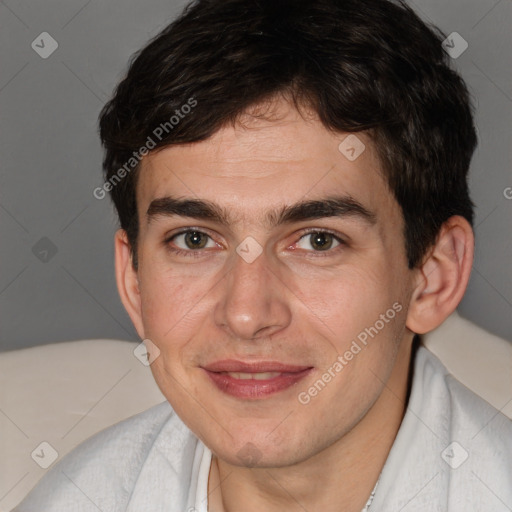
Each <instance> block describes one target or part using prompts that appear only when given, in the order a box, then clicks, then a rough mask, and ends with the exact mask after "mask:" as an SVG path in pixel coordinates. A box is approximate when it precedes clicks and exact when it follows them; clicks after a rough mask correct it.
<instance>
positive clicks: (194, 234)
mask: <svg viewBox="0 0 512 512" xmlns="http://www.w3.org/2000/svg"><path fill="white" fill-rule="evenodd" d="M184 235H185V236H184V242H185V244H186V246H187V247H188V248H189V249H203V248H204V247H206V244H207V242H208V238H209V237H208V235H206V234H205V233H201V232H200V231H188V232H187V233H184Z"/></svg>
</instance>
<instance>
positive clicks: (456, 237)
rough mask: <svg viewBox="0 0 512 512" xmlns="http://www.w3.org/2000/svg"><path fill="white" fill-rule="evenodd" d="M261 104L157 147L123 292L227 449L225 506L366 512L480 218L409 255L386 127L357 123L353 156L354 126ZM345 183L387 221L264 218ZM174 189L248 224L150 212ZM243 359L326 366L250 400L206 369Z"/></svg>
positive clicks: (173, 380)
mask: <svg viewBox="0 0 512 512" xmlns="http://www.w3.org/2000/svg"><path fill="white" fill-rule="evenodd" d="M266 112H268V111H266ZM253 113H254V112H249V113H247V114H246V115H244V116H243V117H242V119H241V123H239V124H238V125H236V126H235V127H232V126H228V127H225V128H223V129H221V130H219V131H218V132H217V133H215V134H214V135H213V136H212V137H211V138H210V139H208V140H206V141H203V142H199V143H194V144H185V145H180V146H173V147H168V148H165V149H163V150H161V151H158V152H153V153H150V154H149V155H148V156H147V157H145V159H144V160H143V162H142V168H141V171H140V175H139V180H138V185H137V205H138V215H139V225H140V233H139V238H138V246H137V251H138V258H139V265H138V270H135V269H134V268H133V266H132V264H131V253H130V246H129V244H128V242H127V239H126V234H125V233H124V231H122V230H120V231H119V232H118V233H117V234H116V272H117V281H118V286H119V291H120V295H121V298H122V300H123V303H124V305H125V307H126V309H127V311H128V313H129V314H130V316H131V318H132V321H133V323H134V325H135V327H136V329H137V331H138V333H139V335H140V336H141V338H143V339H150V340H151V342H152V343H153V344H154V345H155V346H156V347H158V349H159V351H160V353H159V356H158V357H157V358H156V359H155V361H154V362H153V363H152V364H151V370H152V372H153V375H154V378H155V380H156V382H157V384H158V385H159V387H160V389H161V390H162V392H163V394H164V395H165V396H166V398H167V399H168V401H169V402H170V404H171V405H172V407H173V408H174V410H175V411H176V412H177V413H178V415H179V416H180V417H181V418H182V420H183V421H184V422H185V423H186V424H187V426H188V427H189V428H190V429H191V430H192V431H193V432H194V433H195V434H196V435H197V436H198V437H199V438H200V439H201V440H202V441H203V442H204V443H205V444H206V445H207V446H208V447H209V448H210V449H211V450H212V452H213V454H214V457H213V461H212V466H211V470H210V479H209V510H210V511H214V512H222V511H238V510H244V511H245V512H250V511H253V510H254V511H256V510H258V511H261V510H266V511H274V510H276V511H278V510H279V511H282V510H290V511H292V510H293V511H294V510H304V509H305V510H308V511H316V510H322V511H324V512H329V511H333V512H334V511H339V510H340V503H342V504H343V510H344V511H346V512H351V511H353V512H360V510H361V509H362V507H363V506H364V505H365V503H366V500H367V499H368V496H369V494H370V492H371V490H372V488H373V486H374V485H375V483H376V481H377V479H378V476H379V474H380V471H381V469H382V467H383V465H384V463H385V460H386V457H387V455H388V453H389V450H390V448H391V446H392V444H393V441H394V439H395V436H396V433H397V431H398V429H399V426H400V423H401V420H402V418H403V415H404V412H405V406H406V401H407V379H408V374H409V367H410V359H411V343H412V339H413V335H414V334H413V333H415V332H416V333H423V332H427V331H429V330H431V329H433V328H435V327H437V326H438V325H439V324H440V323H442V321H443V320H444V319H445V318H446V317H447V316H448V315H449V314H450V313H451V312H453V310H454V309H455V307H456V306H457V304H458V303H459V301H460V300H461V298H462V295H463V293H464V289H465V288H466V285H467V281H468V278H469V273H470V268H471V262H472V257H473V235H472V231H471V228H470V226H469V224H468V223H467V222H466V221H465V220H464V219H462V218H461V217H452V218H451V219H449V220H448V221H447V222H446V223H445V225H444V226H443V228H442V230H441V232H440V234H439V238H438V241H437V243H436V245H435V246H434V247H432V248H431V250H430V251H429V253H428V254H427V255H425V260H424V262H423V264H422V265H421V266H419V267H418V268H417V269H414V270H410V269H408V267H407V260H406V254H405V244H404V237H403V218H402V214H401V210H400V207H399V205H398V204H397V202H396V201H395V199H394V198H393V196H392V194H391V192H390V190H389V189H388V187H387V185H386V183H385V181H384V178H383V176H382V169H381V166H380V162H379V159H378V156H377V153H376V151H375V149H374V147H373V144H372V141H371V140H370V139H369V138H368V137H367V136H366V135H365V134H362V133H360V134H357V136H358V138H359V139H360V140H361V141H362V142H363V143H364V144H365V146H366V149H365V150H364V151H363V153H362V154H361V155H360V156H359V157H358V158H357V159H355V160H354V161H350V160H349V159H347V158H346V157H345V156H344V155H343V154H342V153H341V152H340V151H339V149H338V146H339V144H340V142H342V141H343V140H344V139H345V137H346V136H347V134H342V133H332V132H330V131H328V130H326V129H325V128H324V127H323V125H322V124H321V123H320V121H319V120H318V119H317V118H316V116H315V115H314V114H313V113H309V115H307V116H304V115H302V116H301V115H300V114H299V113H298V112H297V111H296V110H295V109H294V108H293V107H292V106H290V104H289V103H287V102H286V101H285V100H283V99H278V100H275V101H274V102H273V103H272V115H271V116H266V118H261V117H260V118H255V117H253V116H252V115H251V114H253ZM333 193H335V194H336V195H345V196H350V197H351V198H353V199H355V200H357V201H358V202H359V203H361V204H362V205H363V206H364V207H365V208H366V209H368V210H370V211H371V212H372V213H373V214H374V217H375V222H373V223H370V222H367V221H365V220H364V219H361V218H359V217H358V216H355V215H351V216H345V217H325V218H318V219H312V220H311V219H310V220H304V221H299V222H293V223H290V224H283V225H278V226H269V225H267V224H266V223H265V221H264V219H265V215H266V214H267V213H268V212H269V211H270V210H277V211H278V210H279V209H280V208H282V207H283V206H286V205H290V204H293V203H296V202H299V201H304V200H311V199H325V198H327V197H330V196H332V195H333ZM166 196H173V197H177V198H190V199H202V200H208V201H212V202H215V203H217V204H219V205H221V206H223V207H224V208H226V209H227V210H228V211H229V212H230V214H231V216H232V217H233V218H232V219H231V220H232V222H231V223H229V224H220V223H217V222H214V221H212V220H209V219H206V220H205V219H200V220H198V219H194V218H186V217H180V216H176V215H175V216H170V215H157V216H151V217H148V215H147V212H148V208H149V206H150V204H151V202H152V201H153V200H155V199H159V198H162V197H166ZM184 228H194V229H195V230H197V231H202V232H204V233H205V234H206V235H208V236H209V237H210V238H208V237H206V240H208V242H207V244H206V246H205V247H204V248H203V249H200V250H199V249H191V248H190V247H189V246H188V245H187V243H186V242H187V240H186V239H185V237H184V236H180V237H177V238H174V239H172V240H169V238H170V237H172V235H173V234H176V233H177V232H178V231H180V230H181V229H184ZM310 228H313V229H315V230H316V231H322V230H325V229H327V230H331V231H334V232H335V233H336V236H339V237H340V238H341V239H342V240H343V241H344V243H343V244H340V245H338V243H337V241H335V239H330V238H329V237H328V235H327V237H328V241H329V242H331V244H332V245H331V246H330V248H329V249H328V250H324V251H322V250H318V248H317V247H315V246H314V245H312V243H314V241H312V236H311V235H310V234H309V235H308V234H307V233H305V230H306V229H310ZM248 236H250V237H252V238H254V239H255V240H256V241H257V242H258V244H259V246H260V247H261V249H262V253H261V254H260V255H259V256H258V257H257V258H256V259H255V260H254V261H253V262H252V263H248V262H246V261H245V260H244V259H243V258H242V257H240V256H239V254H238V253H237V252H236V248H237V247H238V246H239V244H240V243H241V242H242V241H243V240H244V239H245V238H246V237H248ZM171 248H181V249H182V250H184V251H188V254H190V253H191V252H194V253H195V254H193V255H192V256H186V255H177V254H175V253H173V252H172V251H171ZM194 256H196V257H194ZM396 303H398V304H400V305H401V306H402V309H401V311H400V312H399V313H397V314H396V316H395V317H394V318H393V319H392V320H390V321H389V322H387V323H385V327H384V328H382V329H381V330H380V331H379V333H378V335H376V336H374V337H373V338H370V339H369V342H368V344H367V346H366V347H364V349H363V350H361V351H360V352H359V353H358V354H357V355H355V356H354V358H353V359H352V360H351V361H349V362H348V364H347V365H346V366H344V368H343V370H342V371H340V372H339V373H337V374H336V377H335V378H333V379H332V380H331V381H330V382H329V383H328V384H327V385H326V386H325V388H323V389H322V391H321V392H319V393H318V394H317V395H316V396H314V397H313V398H311V401H310V402H309V403H308V404H306V405H303V404H301V403H300V402H299V400H298V395H299V393H300V392H303V391H307V390H308V388H309V387H311V386H312V385H313V384H314V383H315V382H316V381H317V380H318V379H319V378H321V376H322V374H324V373H325V372H326V371H327V369H328V368H330V367H332V365H333V363H334V362H335V361H336V358H337V357H338V355H340V354H344V353H345V352H346V351H347V350H348V349H349V348H350V346H351V343H352V341H353V340H354V339H356V337H357V335H358V334H359V333H361V332H362V331H364V329H365V328H368V327H370V326H374V325H375V324H376V321H377V320H379V318H381V317H380V315H382V314H385V313H386V311H387V310H389V309H390V308H392V305H393V304H396ZM228 358H229V359H237V360H244V361H261V360H266V361H268V360H273V361H280V362H283V363H288V364H296V365H306V366H311V367H313V370H312V372H311V373H310V374H309V375H308V376H307V377H306V378H305V379H303V380H302V381H301V382H299V383H297V384H296V385H294V386H292V387H291V388H289V389H287V390H285V391H281V392H279V393H277V394H274V395H271V396H269V397H266V398H264V399H259V400H251V399H240V398H234V397H232V396H228V395H226V394H224V393H222V392H221V391H220V390H218V389H217V388H216V387H215V386H214V385H213V384H212V383H211V381H210V380H209V378H208V377H207V376H206V375H205V372H204V370H202V368H201V366H204V365H206V364H208V363H211V362H213V361H217V360H221V359H228ZM248 443H251V444H250V445H249V444H248ZM244 447H245V448H244ZM241 450H242V451H241ZM244 450H245V451H244ZM247 450H249V452H250V453H252V455H253V457H252V460H251V461H250V462H249V460H248V459H247V458H246V457H244V456H243V454H244V453H246V452H247ZM326 468H329V471H326Z"/></svg>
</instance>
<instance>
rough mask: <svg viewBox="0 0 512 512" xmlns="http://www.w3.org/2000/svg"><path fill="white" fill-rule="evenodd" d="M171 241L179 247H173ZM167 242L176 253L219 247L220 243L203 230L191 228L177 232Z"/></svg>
mask: <svg viewBox="0 0 512 512" xmlns="http://www.w3.org/2000/svg"><path fill="white" fill-rule="evenodd" d="M171 242H172V243H173V244H174V245H175V246H176V247H177V248H175V247H173V246H172V245H170V244H171ZM165 243H166V244H167V245H168V247H169V249H170V250H171V251H173V252H175V253H183V252H192V251H197V250H199V249H209V248H214V247H218V245H217V244H216V243H215V242H214V241H213V240H212V239H211V237H210V236H209V235H207V234H206V233H204V232H202V231H198V230H195V229H189V230H186V231H182V232H180V233H176V234H175V235H173V236H171V237H169V238H168V239H167V240H166V241H165Z"/></svg>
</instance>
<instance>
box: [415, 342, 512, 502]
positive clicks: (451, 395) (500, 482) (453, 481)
mask: <svg viewBox="0 0 512 512" xmlns="http://www.w3.org/2000/svg"><path fill="white" fill-rule="evenodd" d="M418 357H419V358H421V359H423V361H419V364H420V365H422V364H423V374H422V377H423V379H422V380H423V383H422V384H423V388H424V392H425V393H427V394H430V395H431V397H430V400H428V399H427V401H430V403H431V404H436V406H435V407H434V405H431V407H430V410H431V411H432V412H434V411H435V412H434V414H435V415H437V416H438V422H437V425H438V427H439V428H438V430H437V432H438V434H439V435H441V436H442V437H444V439H445V443H446V444H447V448H446V449H445V451H444V452H442V454H444V457H445V462H446V463H447V464H448V466H447V467H446V469H449V468H451V470H450V471H448V473H447V478H448V477H449V480H450V486H451V487H452V488H453V489H456V488H461V489H465V492H466V493H467V495H468V496H472V499H473V500H475V501H474V502H475V503H476V502H478V500H479V499H481V496H486V497H489V499H490V497H491V496H488V495H489V494H490V491H489V489H490V488H493V489H495V492H497V493H498V494H501V495H502V498H503V499H505V498H506V499H508V500H512V491H511V489H512V488H511V485H510V475H512V421H511V420H510V419H509V418H508V417H507V416H505V415H504V414H502V413H501V412H500V411H499V410H498V409H496V408H495V407H493V406H492V405H491V404H489V403H488V402H487V401H485V400H484V399H483V398H481V397H480V396H479V395H477V394H475V393H474V392H473V391H471V390H470V389H469V388H467V387H466V386H465V385H464V384H462V383H461V382H460V381H459V380H457V379H456V378H455V377H454V376H453V375H452V374H450V372H449V371H448V370H447V369H446V368H445V366H444V365H443V364H442V363H441V361H440V360H439V359H438V358H437V357H436V356H435V355H434V354H432V353H431V352H429V351H428V350H427V349H426V348H422V349H420V350H419V353H418ZM505 405H506V404H503V406H505ZM442 456H443V455H442ZM449 458H450V459H451V460H448V459H449ZM489 479H490V480H489ZM491 501H492V500H491ZM510 502H511V503H512V501H510ZM484 509H485V510H487V509H486V508H482V510H484Z"/></svg>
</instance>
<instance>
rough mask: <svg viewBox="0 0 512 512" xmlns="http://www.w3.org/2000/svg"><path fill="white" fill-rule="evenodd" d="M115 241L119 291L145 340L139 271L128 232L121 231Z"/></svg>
mask: <svg viewBox="0 0 512 512" xmlns="http://www.w3.org/2000/svg"><path fill="white" fill-rule="evenodd" d="M114 240H115V265H116V282H117V290H118V292H119V296H120V297H121V302H122V303H123V306H124V308H125V309H126V311H127V313H128V315H129V316H130V318H131V320H132V322H133V325H134V327H135V329H136V330H137V333H138V334H139V336H140V337H141V339H144V337H145V336H144V329H143V325H142V309H141V300H140V289H139V279H138V275H137V271H136V270H135V269H134V268H133V264H132V253H131V247H130V243H129V241H128V237H127V235H126V231H125V230H124V229H119V230H118V231H117V232H116V234H115V239H114Z"/></svg>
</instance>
